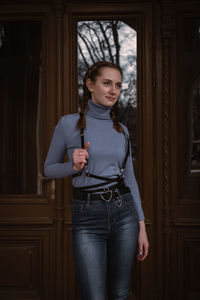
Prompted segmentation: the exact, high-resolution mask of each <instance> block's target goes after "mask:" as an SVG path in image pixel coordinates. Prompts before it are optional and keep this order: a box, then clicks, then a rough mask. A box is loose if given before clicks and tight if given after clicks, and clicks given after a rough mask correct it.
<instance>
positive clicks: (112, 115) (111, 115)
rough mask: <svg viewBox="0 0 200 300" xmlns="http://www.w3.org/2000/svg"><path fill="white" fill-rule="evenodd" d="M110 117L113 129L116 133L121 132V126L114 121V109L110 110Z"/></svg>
mask: <svg viewBox="0 0 200 300" xmlns="http://www.w3.org/2000/svg"><path fill="white" fill-rule="evenodd" d="M110 117H111V119H112V121H113V127H114V128H115V129H116V130H117V131H118V132H120V133H121V132H123V128H122V126H121V124H120V123H119V122H118V121H117V119H116V116H115V112H114V109H113V108H111V111H110Z"/></svg>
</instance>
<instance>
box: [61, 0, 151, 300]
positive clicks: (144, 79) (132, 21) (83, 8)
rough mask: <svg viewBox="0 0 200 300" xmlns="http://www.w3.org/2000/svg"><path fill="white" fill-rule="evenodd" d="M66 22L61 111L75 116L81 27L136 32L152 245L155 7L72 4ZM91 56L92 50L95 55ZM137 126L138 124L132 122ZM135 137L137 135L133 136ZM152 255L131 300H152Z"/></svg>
mask: <svg viewBox="0 0 200 300" xmlns="http://www.w3.org/2000/svg"><path fill="white" fill-rule="evenodd" d="M63 19H64V34H63V36H64V53H63V58H64V61H63V63H64V66H65V68H64V87H63V91H64V95H63V112H64V113H69V112H75V111H77V106H78V101H79V99H78V95H77V90H78V55H77V53H78V32H77V28H78V22H80V21H83V22H84V21H85V22H87V21H91V22H92V21H101V20H113V21H115V20H121V21H123V22H125V23H127V24H129V25H130V26H133V28H135V30H136V31H137V151H138V157H137V170H136V175H137V179H138V183H139V187H140V192H141V198H142V204H143V208H144V212H145V216H146V224H147V231H148V235H149V239H150V244H151V247H152V245H153V206H154V204H153V193H154V190H153V189H154V184H153V178H154V176H153V174H154V173H153V172H154V168H153V105H152V93H153V89H152V82H153V79H152V78H153V76H152V73H153V67H152V35H151V34H152V13H151V5H146V4H143V5H138V4H131V3H128V4H124V3H123V5H122V4H120V3H119V4H115V5H111V4H106V3H103V4H100V3H90V5H85V4H80V3H79V5H77V4H76V3H75V4H72V3H70V4H68V5H66V8H65V13H64V15H63ZM91 51H92V50H91ZM132 122H133V123H134V120H132ZM131 134H133V135H135V134H136V132H135V131H134V132H131ZM63 192H64V204H65V205H64V207H65V211H64V254H65V255H64V278H65V285H64V296H65V298H66V299H78V288H77V285H76V280H75V275H74V268H73V260H72V251H71V214H70V204H71V200H72V195H71V181H70V180H69V179H66V180H65V183H64V191H63ZM152 265H153V256H152V252H151V251H150V254H149V258H148V259H147V260H146V261H145V262H144V263H143V264H138V263H137V262H135V266H134V271H133V278H132V281H131V293H130V299H145V297H146V292H145V291H146V290H148V291H149V292H148V295H151V297H152V298H153V277H149V272H148V270H151V269H152Z"/></svg>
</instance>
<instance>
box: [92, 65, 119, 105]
mask: <svg viewBox="0 0 200 300" xmlns="http://www.w3.org/2000/svg"><path fill="white" fill-rule="evenodd" d="M86 85H87V88H88V90H89V91H90V93H91V98H92V101H93V102H94V103H96V104H100V105H104V106H113V105H114V104H115V103H116V101H117V100H118V98H119V96H120V92H121V86H122V76H121V73H120V71H118V70H116V69H112V68H109V67H103V68H102V69H101V70H100V75H98V76H97V77H96V79H95V81H91V79H87V81H86Z"/></svg>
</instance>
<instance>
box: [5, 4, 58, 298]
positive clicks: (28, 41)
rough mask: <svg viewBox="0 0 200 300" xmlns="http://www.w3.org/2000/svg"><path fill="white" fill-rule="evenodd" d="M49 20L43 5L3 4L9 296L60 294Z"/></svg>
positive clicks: (6, 231) (7, 285) (42, 296)
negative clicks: (49, 167) (48, 169)
mask: <svg viewBox="0 0 200 300" xmlns="http://www.w3.org/2000/svg"><path fill="white" fill-rule="evenodd" d="M47 23H48V22H47V10H46V8H45V7H44V6H42V7H31V8H30V7H29V8H28V9H27V8H26V7H18V9H16V8H14V7H9V6H8V7H3V8H2V9H1V14H0V101H1V110H0V124H1V127H0V130H1V147H0V299H2V300H6V299H41V300H50V299H52V300H53V299H55V281H56V280H55V266H56V264H55V262H54V258H55V255H56V252H57V248H56V247H55V244H56V243H55V238H56V234H55V233H56V228H57V227H56V224H55V223H56V221H55V218H56V213H55V207H56V202H55V201H56V200H55V181H54V180H47V179H46V178H44V177H43V176H42V174H43V161H44V155H45V154H46V153H45V152H46V151H45V147H46V145H47V144H48V143H49V140H48V132H49V128H50V126H49V125H48V124H53V123H54V120H53V114H50V111H52V107H51V97H49V99H48V100H49V102H48V108H47V93H46V91H47V86H48V84H49V83H48V84H47V81H48V75H47V73H46V61H45V59H44V57H45V58H46V59H47V58H48V57H49V55H50V54H49V53H50V50H48V49H47V39H48V30H47V28H48V26H47V25H48V24H47ZM50 44H51V43H50ZM50 44H49V45H50ZM49 92H53V89H52V88H51V87H50V88H49ZM47 121H48V123H47ZM47 125H48V126H47ZM52 126H53V125H52ZM49 135H50V134H49ZM47 140H48V141H47Z"/></svg>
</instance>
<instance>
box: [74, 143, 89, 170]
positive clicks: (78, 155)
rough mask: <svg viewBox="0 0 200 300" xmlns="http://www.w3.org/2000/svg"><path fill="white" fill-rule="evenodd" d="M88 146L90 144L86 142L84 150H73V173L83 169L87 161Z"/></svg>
mask: <svg viewBox="0 0 200 300" xmlns="http://www.w3.org/2000/svg"><path fill="white" fill-rule="evenodd" d="M89 146H90V143H89V142H87V143H86V144H85V148H84V149H75V150H74V152H73V154H72V158H73V162H74V163H73V169H74V171H80V170H82V169H83V168H84V166H85V164H86V163H87V159H88V157H89V156H88V151H87V150H88V148H89Z"/></svg>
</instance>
